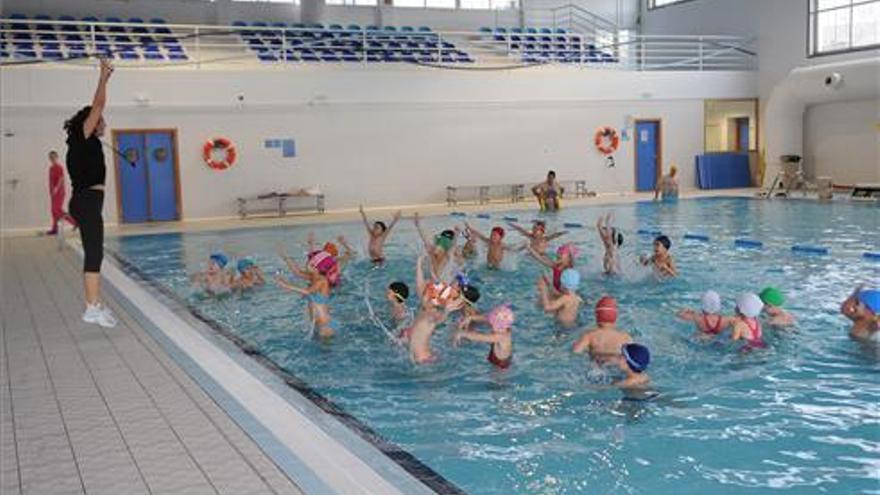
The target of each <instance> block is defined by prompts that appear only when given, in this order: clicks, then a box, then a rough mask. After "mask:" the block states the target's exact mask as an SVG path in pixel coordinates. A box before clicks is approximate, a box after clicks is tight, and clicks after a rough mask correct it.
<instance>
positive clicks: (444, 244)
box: [434, 235, 452, 251]
mask: <svg viewBox="0 0 880 495" xmlns="http://www.w3.org/2000/svg"><path fill="white" fill-rule="evenodd" d="M434 244H436V245H438V246H440V247H441V248H443V250H444V251H449V248H451V247H452V239H450V238H448V237H446V236H444V235H438V236H436V237H434Z"/></svg>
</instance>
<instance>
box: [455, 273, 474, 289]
mask: <svg viewBox="0 0 880 495" xmlns="http://www.w3.org/2000/svg"><path fill="white" fill-rule="evenodd" d="M455 281H456V282H458V286H459V287H464V286H465V285H471V278H470V277H468V276H467V275H466V274H464V273H458V274H456V275H455Z"/></svg>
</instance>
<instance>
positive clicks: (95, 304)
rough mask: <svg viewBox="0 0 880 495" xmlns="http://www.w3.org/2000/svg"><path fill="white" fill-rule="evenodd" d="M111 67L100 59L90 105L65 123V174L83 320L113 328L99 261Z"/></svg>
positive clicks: (102, 222)
mask: <svg viewBox="0 0 880 495" xmlns="http://www.w3.org/2000/svg"><path fill="white" fill-rule="evenodd" d="M111 74H113V66H112V65H110V62H108V61H107V60H105V59H101V76H100V78H99V79H98V87H97V89H95V96H94V98H92V104H91V105H89V106H86V107H83V108H82V109H81V110H80V111H79V112H77V113H76V115H74V116H73V117H71V118H70V119H69V120H67V121H66V122H64V130H65V131H67V173H68V174H69V175H70V182H71V184H72V187H73V196H72V197H71V198H70V204H69V206H68V210H69V211H70V214H71V216H73V219H74V220H76V222H77V223H78V224H79V234H80V239H81V240H82V247H83V254H84V256H83V257H84V262H83V265H84V266H83V286H84V292H85V300H86V310H85V312H84V313H83V316H82V319H83V321H85V322H86V323H97V324H98V325H101V326H102V327H114V326H116V318H115V317H114V316H113V313H111V312H110V309H109V308H107V307H106V306H104V305H102V304H101V261H102V260H103V258H104V218H103V217H102V216H101V210H102V209H103V207H104V179H105V177H106V175H107V168H106V165H105V163H104V150H103V148H102V147H101V145H102V143H101V139H100V138H101V136H103V135H104V128H105V127H106V123H105V122H104V116H103V114H104V106H105V105H106V104H107V81H109V80H110V75H111Z"/></svg>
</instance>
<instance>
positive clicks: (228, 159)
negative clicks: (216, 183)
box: [202, 137, 237, 170]
mask: <svg viewBox="0 0 880 495" xmlns="http://www.w3.org/2000/svg"><path fill="white" fill-rule="evenodd" d="M215 151H222V152H223V154H224V156H223V158H222V159H219V160H218V159H216V158H215V157H214V153H215ZM236 157H237V153H236V151H235V145H234V144H232V141H230V140H229V139H227V138H224V137H219V138H214V139H209V140H207V141H205V145H204V146H202V160H204V161H205V164H206V165H208V166H209V167H211V168H213V169H214V170H226V169H227V168H230V167H232V166H233V165H235V159H236Z"/></svg>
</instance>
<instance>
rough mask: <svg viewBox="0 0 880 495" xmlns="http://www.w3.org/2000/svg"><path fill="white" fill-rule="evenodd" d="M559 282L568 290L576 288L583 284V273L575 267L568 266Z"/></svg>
mask: <svg viewBox="0 0 880 495" xmlns="http://www.w3.org/2000/svg"><path fill="white" fill-rule="evenodd" d="M559 284H560V285H562V286H563V287H565V288H566V289H568V290H575V289H577V288H578V286H579V285H580V284H581V274H580V273H578V271H577V270H575V269H574V268H567V269H565V270H564V271H563V272H562V275H560V276H559Z"/></svg>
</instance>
